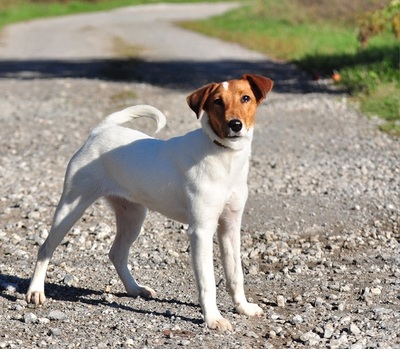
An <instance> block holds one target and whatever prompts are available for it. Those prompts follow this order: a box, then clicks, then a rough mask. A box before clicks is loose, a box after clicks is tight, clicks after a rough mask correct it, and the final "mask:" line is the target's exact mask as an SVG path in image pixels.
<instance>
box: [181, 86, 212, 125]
mask: <svg viewBox="0 0 400 349" xmlns="http://www.w3.org/2000/svg"><path fill="white" fill-rule="evenodd" d="M216 86H217V84H216V83H211V84H208V85H205V86H203V87H200V88H199V89H198V90H196V91H194V92H193V93H192V94H190V95H189V96H187V97H186V101H187V104H188V105H189V107H190V109H192V110H193V111H194V112H195V113H196V116H197V119H199V118H200V116H201V112H202V110H203V108H204V104H205V103H206V101H207V98H208V96H209V95H210V93H211V91H213V89H214V88H215V87H216Z"/></svg>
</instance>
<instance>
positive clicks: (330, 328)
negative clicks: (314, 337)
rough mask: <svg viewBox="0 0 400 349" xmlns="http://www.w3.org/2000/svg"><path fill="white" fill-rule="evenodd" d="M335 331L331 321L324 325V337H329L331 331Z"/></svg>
mask: <svg viewBox="0 0 400 349" xmlns="http://www.w3.org/2000/svg"><path fill="white" fill-rule="evenodd" d="M334 332H335V328H334V326H333V325H332V324H331V323H329V322H328V323H327V324H326V325H325V327H324V338H327V339H329V338H331V337H332V335H333V333H334Z"/></svg>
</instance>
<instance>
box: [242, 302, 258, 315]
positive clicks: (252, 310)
mask: <svg viewBox="0 0 400 349" xmlns="http://www.w3.org/2000/svg"><path fill="white" fill-rule="evenodd" d="M236 311H237V312H238V314H241V315H247V316H261V315H262V314H264V311H263V310H262V309H261V308H260V307H259V306H258V305H257V304H254V303H243V304H239V305H238V306H237V307H236Z"/></svg>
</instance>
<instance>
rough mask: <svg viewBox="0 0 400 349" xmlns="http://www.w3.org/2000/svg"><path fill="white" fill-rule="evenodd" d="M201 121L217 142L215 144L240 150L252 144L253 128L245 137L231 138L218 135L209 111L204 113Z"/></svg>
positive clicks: (223, 147) (202, 125) (222, 147)
mask: <svg viewBox="0 0 400 349" xmlns="http://www.w3.org/2000/svg"><path fill="white" fill-rule="evenodd" d="M200 122H201V127H202V129H203V131H204V132H205V133H206V134H207V135H208V137H209V138H210V139H211V141H212V142H213V143H214V144H215V146H217V147H219V148H221V149H226V150H234V151H238V150H242V149H243V148H245V147H250V145H251V141H252V138H253V130H249V131H248V133H247V134H246V135H245V136H244V137H241V138H236V139H235V140H231V139H228V138H221V137H218V136H217V134H216V133H215V131H214V130H213V128H212V127H211V124H210V121H209V118H208V115H207V113H203V115H202V117H201V120H200Z"/></svg>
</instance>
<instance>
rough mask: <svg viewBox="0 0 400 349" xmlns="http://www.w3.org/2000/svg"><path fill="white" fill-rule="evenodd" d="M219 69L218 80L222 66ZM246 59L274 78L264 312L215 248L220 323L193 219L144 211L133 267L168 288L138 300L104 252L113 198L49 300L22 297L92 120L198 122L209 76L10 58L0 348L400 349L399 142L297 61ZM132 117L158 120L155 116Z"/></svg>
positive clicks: (263, 134) (251, 218) (254, 266)
mask: <svg viewBox="0 0 400 349" xmlns="http://www.w3.org/2000/svg"><path fill="white" fill-rule="evenodd" d="M193 6H194V5H193ZM120 11H122V10H120ZM210 45H211V44H210ZM235 50H237V47H236V46H235ZM0 52H1V48H0ZM246 52H247V53H248V51H246ZM248 54H249V53H248ZM193 67H198V65H196V64H194V63H193ZM207 67H209V68H210V70H209V71H208V70H206V71H205V72H204V75H205V77H203V78H208V79H209V80H211V79H213V78H214V75H217V74H218V72H219V70H218V65H216V64H213V63H210V65H209V66H207ZM248 67H249V66H243V65H241V64H239V63H238V64H237V65H235V66H233V67H232V66H231V70H230V72H229V74H232V75H233V74H236V75H238V74H240V73H241V72H242V70H243V69H246V68H248ZM250 67H251V68H252V72H254V73H263V74H266V75H269V76H273V77H274V78H275V80H276V81H277V89H276V90H275V92H273V93H271V94H270V95H269V96H268V99H267V101H266V103H264V104H263V105H262V106H261V107H260V109H259V112H258V119H257V125H256V130H255V139H254V143H253V156H252V160H251V171H250V175H249V188H250V196H249V201H248V205H247V210H246V213H245V216H244V223H243V229H242V260H243V266H244V271H245V288H246V290H247V296H248V298H250V299H252V300H253V301H255V302H257V303H259V304H260V305H261V306H262V307H263V309H264V311H265V315H264V316H263V317H262V318H247V317H243V316H239V315H237V314H235V313H234V311H233V307H232V304H231V302H230V299H229V297H228V295H227V293H226V291H225V283H224V278H223V271H222V267H221V265H220V263H219V257H218V247H217V244H215V259H216V263H215V273H216V281H217V288H218V290H217V297H218V304H219V307H220V309H221V311H222V313H223V314H224V316H226V317H227V318H228V319H229V320H230V321H231V323H232V325H233V327H234V331H233V332H232V333H218V332H215V331H212V330H209V329H207V328H206V327H205V325H204V324H203V322H202V320H201V312H200V308H199V306H198V303H197V295H196V291H195V286H194V280H193V275H192V271H191V267H190V261H189V253H190V251H189V243H188V239H187V237H186V233H185V228H186V227H185V226H184V225H182V224H180V223H177V222H174V221H171V220H168V219H165V218H164V217H162V216H160V215H158V214H157V213H153V212H151V213H150V214H149V215H148V219H147V220H146V222H145V224H144V232H143V234H141V235H140V237H139V239H138V241H137V242H136V243H135V244H134V246H133V247H132V250H131V258H130V263H131V264H130V267H131V269H132V271H133V272H134V273H135V275H136V276H137V278H138V280H139V282H141V283H144V284H148V285H149V286H151V287H153V288H155V289H156V291H157V297H156V298H155V299H152V300H143V299H132V298H130V297H128V296H127V295H126V294H125V292H124V289H123V286H122V284H121V282H120V280H119V279H118V277H117V275H116V273H115V271H114V269H113V267H112V265H111V263H110V262H109V260H108V257H107V253H108V249H109V248H110V246H111V243H112V239H113V235H114V218H113V215H112V213H111V211H110V210H109V209H108V207H107V205H105V203H104V202H103V201H99V202H97V203H96V204H94V205H93V206H92V207H90V208H89V209H88V210H87V212H86V213H85V215H84V216H83V217H82V219H81V220H80V221H79V222H78V224H77V225H76V226H75V227H74V228H73V229H72V230H71V232H70V233H69V234H68V235H67V237H66V238H65V239H64V241H63V243H62V244H61V245H60V246H59V247H58V249H57V250H56V252H55V255H54V257H53V260H52V262H51V264H50V267H49V270H48V274H47V279H46V292H47V296H48V301H47V302H46V304H45V305H44V306H41V307H37V308H35V307H33V306H32V305H30V304H27V302H26V301H25V299H24V295H25V292H26V290H27V287H28V284H29V278H30V276H31V273H32V270H33V265H34V262H35V258H36V253H37V250H38V246H39V245H40V244H41V243H42V242H43V241H44V239H45V238H46V236H47V234H48V232H49V230H50V224H51V218H52V214H53V212H54V209H55V206H56V204H57V201H58V199H59V195H60V192H61V189H62V182H63V175H64V171H65V166H66V164H67V162H68V160H69V158H70V157H71V156H72V155H73V153H74V152H75V151H76V150H77V149H78V147H79V146H80V145H81V144H82V143H83V141H84V140H85V138H86V137H87V134H88V132H89V130H90V129H91V128H92V127H94V126H95V125H96V124H98V123H99V122H100V121H101V120H102V119H103V117H104V116H106V115H107V114H108V113H109V112H111V111H114V110H117V109H120V108H122V107H125V106H128V105H132V104H139V103H149V104H152V105H154V106H156V107H158V108H160V109H161V110H162V111H163V112H165V114H166V115H167V118H168V124H167V126H166V128H165V129H164V130H163V131H162V132H161V133H160V135H159V136H160V137H161V138H168V137H171V136H175V135H179V134H182V133H184V132H186V131H189V130H191V129H193V128H195V127H197V123H196V120H195V117H194V115H193V114H192V113H191V111H190V110H189V108H188V107H187V106H186V102H185V97H186V95H187V94H188V93H190V92H191V91H192V90H193V88H195V87H198V86H200V84H201V83H202V79H200V80H197V79H196V75H194V77H193V81H189V80H188V79H187V76H186V75H185V76H182V77H181V80H180V79H179V76H176V77H175V82H176V84H173V86H170V85H169V84H168V81H166V82H165V83H163V81H162V78H161V77H159V78H158V79H159V80H158V83H157V82H156V81H155V80H154V78H155V75H152V74H151V73H148V75H146V74H144V73H143V72H142V75H141V76H142V79H134V78H132V77H130V78H129V79H127V80H110V79H106V78H105V77H104V76H103V75H101V74H97V75H95V76H92V77H88V76H86V77H78V76H76V75H75V73H71V76H64V75H61V76H57V74H55V75H54V76H51V77H49V76H47V75H46V74H43V73H41V72H40V71H39V72H36V73H35V74H36V75H35V76H34V77H32V76H30V77H28V78H26V76H25V75H24V74H23V71H22V70H18V71H14V70H10V69H8V68H7V65H6V66H3V68H2V67H1V66H0V74H1V76H2V77H3V79H2V80H0V110H1V113H0V122H1V128H0V152H1V157H0V179H1V191H0V290H1V293H0V304H1V309H2V314H1V317H0V328H1V329H2V330H1V331H0V348H26V347H49V348H75V347H83V348H110V347H123V348H163V347H171V348H180V347H188V348H203V347H207V348H282V347H287V348H310V347H311V348H312V347H315V348H324V347H326V348H351V349H358V348H400V337H399V336H400V335H399V334H400V231H399V229H400V228H399V226H400V198H399V193H400V151H399V149H400V146H399V139H397V138H392V137H390V136H388V135H386V134H383V133H381V132H379V131H378V130H377V127H376V126H377V121H376V120H374V119H367V118H365V117H364V116H363V115H361V114H360V112H359V111H358V110H357V108H356V107H355V106H354V105H353V104H352V103H351V102H349V101H348V100H347V97H346V95H345V94H344V93H342V92H340V91H337V90H335V89H334V88H332V87H330V86H328V85H326V84H318V85H316V84H313V83H311V82H309V81H305V80H304V75H302V74H300V73H298V72H296V71H295V70H294V69H293V67H291V66H287V65H284V64H283V63H276V62H271V61H267V62H266V67H267V68H265V67H264V68H263V67H262V66H261V65H258V64H257V65H251V64H250ZM266 69H268V72H269V74H268V72H266ZM165 71H166V72H167V71H168V67H166V68H165ZM220 72H221V77H222V78H225V77H226V71H225V70H222V71H220ZM161 75H162V74H161ZM162 76H163V75H162ZM147 77H149V78H148V79H147ZM222 78H221V79H222ZM179 81H181V82H184V83H182V84H179ZM291 84H292V85H291ZM192 85H193V86H192ZM290 86H294V87H295V88H293V89H292V88H290ZM131 126H134V127H136V128H139V129H141V130H143V131H145V132H150V133H151V132H152V131H153V130H154V125H153V124H152V123H151V122H148V121H147V120H137V122H135V124H134V125H131Z"/></svg>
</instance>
